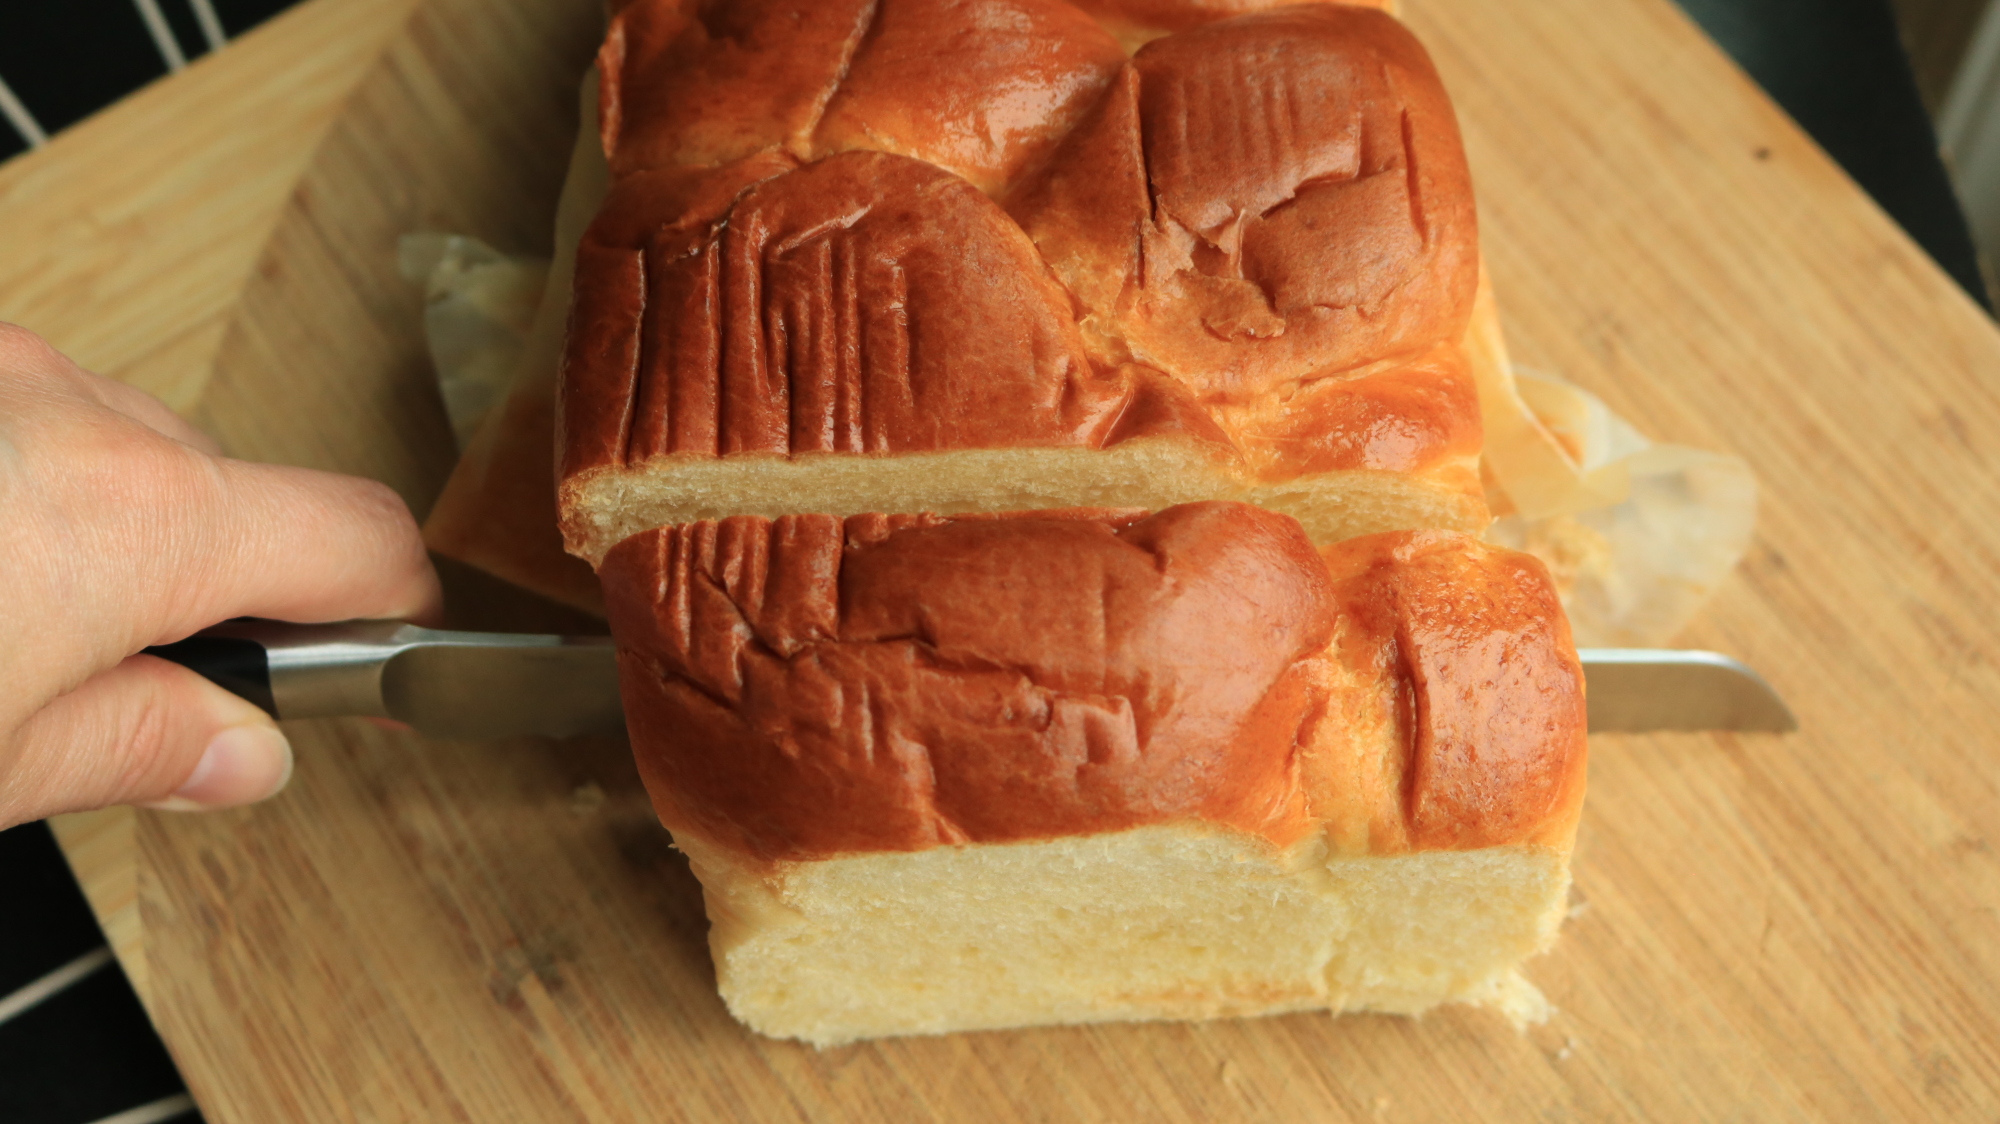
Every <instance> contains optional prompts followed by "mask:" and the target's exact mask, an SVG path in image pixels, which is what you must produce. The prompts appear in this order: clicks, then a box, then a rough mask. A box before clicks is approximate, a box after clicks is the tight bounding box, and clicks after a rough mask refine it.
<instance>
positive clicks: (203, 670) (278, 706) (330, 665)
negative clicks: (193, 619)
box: [143, 617, 444, 718]
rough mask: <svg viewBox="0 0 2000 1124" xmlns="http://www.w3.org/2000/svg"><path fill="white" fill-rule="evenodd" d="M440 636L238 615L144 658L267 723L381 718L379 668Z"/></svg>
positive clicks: (408, 627) (384, 625) (393, 624)
mask: <svg viewBox="0 0 2000 1124" xmlns="http://www.w3.org/2000/svg"><path fill="white" fill-rule="evenodd" d="M438 635H444V634H439V633H433V632H431V631H430V630H428V629H423V628H418V627H417V626H416V625H413V624H406V623H404V622H403V621H338V622H335V623H332V624H289V623H287V622H284V621H266V620H257V619H255V618H251V617H242V618H239V619H237V620H233V621H226V622H224V623H222V624H219V625H216V626H215V627H214V628H207V629H203V630H202V631H200V632H197V633H195V634H194V635H193V636H190V637H188V638H187V639H186V640H182V641H179V642H178V643H174V644H161V645H158V646H156V647H152V648H147V649H145V650H144V653H143V654H145V655H149V656H158V657H160V658H161V659H163V660H168V661H170V662H172V663H177V664H180V665H181V666H182V667H185V668H187V669H188V670H190V671H193V672H195V673H196V674H198V675H200V676H202V677H203V678H204V679H207V680H208V681H209V682H211V683H214V684H215V685H217V686H219V687H221V688H222V689H223V690H225V691H228V692H229V693H230V694H233V695H236V696H238V697H240V698H243V699H247V700H249V701H250V702H252V703H254V704H256V705H257V706H258V707H260V708H262V709H263V710H264V712H265V713H266V714H269V715H270V716H271V717H273V718H341V717H349V716H357V717H367V718H387V717H389V716H390V715H389V708H388V706H387V704H386V703H385V702H384V701H383V698H382V669H383V668H384V667H386V666H387V665H388V663H389V661H390V660H392V659H394V658H395V657H396V656H397V655H399V654H400V653H402V652H404V651H407V650H408V649H409V648H410V647H411V646H412V645H413V644H416V643H421V642H423V641H424V640H426V639H428V638H430V637H434V636H438Z"/></svg>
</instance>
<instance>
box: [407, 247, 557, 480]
mask: <svg viewBox="0 0 2000 1124" xmlns="http://www.w3.org/2000/svg"><path fill="white" fill-rule="evenodd" d="M396 251H397V265H398V267H399V268H400V269H401V271H402V274H403V276H404V277H406V278H408V279H410V280H411V281H414V282H417V283H419V284H421V285H423V287H424V336H425V339H426V341H427V342H428V343H429V345H430V352H431V361H432V363H434V364H435V365H436V368H437V379H438V391H439V393H441V394H442V395H443V396H444V408H445V414H446V416H448V417H449V418H450V419H451V430H452V435H453V436H454V437H455V438H456V439H457V441H458V447H459V449H460V450H463V449H464V448H465V447H466V446H467V445H468V444H469V443H470V442H471V440H472V435H473V433H474V432H476V431H477V430H478V428H479V422H480V419H481V418H483V417H485V416H486V411H487V410H488V409H490V408H491V407H492V405H493V404H494V403H495V402H497V401H498V400H499V399H500V396H501V395H502V394H504V393H506V391H507V388H508V387H509V386H510V385H511V384H512V382H513V379H514V372H515V368H516V365H517V364H518V362H519V360H520V356H521V348H522V345H523V344H524V343H525V342H526V340H527V338H528V330H529V328H530V327H532V326H533V324H534V320H535V309H536V307H537V306H538V305H539V304H540V303H541V299H542V289H543V287H544V286H545V285H546V284H547V283H548V276H549V263H548V261H547V260H545V259H542V258H522V257H512V256H509V255H507V254H503V253H501V252H500V251H498V250H496V249H494V248H493V247H491V246H488V245H487V244H486V243H484V242H481V241H479V240H478V239H476V238H469V237H466V236H465V235H462V234H440V233H433V232H428V231H427V232H424V233H419V234H406V235H404V236H403V238H402V240H401V242H400V243H399V244H398V245H397V247H396Z"/></svg>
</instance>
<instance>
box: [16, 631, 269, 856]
mask: <svg viewBox="0 0 2000 1124" xmlns="http://www.w3.org/2000/svg"><path fill="white" fill-rule="evenodd" d="M8 755H9V756H11V757H12V758H13V763H12V765H11V767H9V768H7V769H5V770H0V824H7V823H19V822H25V821H27V820H33V819H40V818H42V817H44V816H50V815H54V814H56V813H58V812H68V811H76V810H80V809H85V808H101V807H105V806H107V805H112V804H144V805H147V806H149V807H155V808H167V809H172V810H192V809H203V808H227V807H232V806H234V805H237V804H248V803H251V802H253V801H257V800H262V799H264V798H265V797H267V796H270V795H272V794H273V793H276V792H277V791H278V790H279V789H281V788H283V787H284V786H285V782H286V781H287V780H289V779H290V777H291V774H292V750H291V745H290V743H288V742H287V741H286V740H285V736H284V735H283V734H282V733H280V732H279V731H278V726H277V723H275V722H273V721H272V720H271V717H270V716H269V715H267V714H265V713H264V712H263V711H261V710H259V709H257V707H255V706H253V705H251V704H250V703H248V702H245V701H244V700H242V699H240V698H237V697H236V696H235V695H232V694H230V693H229V692H228V691H225V690H223V689H222V688H221V687H218V686H216V685H215V684H213V683H210V682H209V681H208V680H206V679H203V678H202V677H201V676H199V675H197V674H195V673H194V672H192V671H189V670H188V669H186V668H184V667H180V666H179V665H176V664H172V663H169V662H167V661H166V660H162V659H156V658H154V657H152V656H132V657H130V658H128V659H126V660H125V661H124V662H122V663H120V664H118V665H117V666H116V667H113V668H111V669H109V670H107V671H102V672H99V673H98V674H96V675H94V676H92V677H91V678H90V679H88V680H86V681H84V683H83V685H82V686H80V687H77V688H76V689H75V690H73V691H70V692H69V693H67V694H64V695H61V696H58V697H57V698H56V699H54V700H53V701H51V702H50V703H49V704H48V705H47V706H45V707H43V708H42V709H41V710H40V711H39V712H37V713H36V714H35V715H34V717H32V718H30V719H29V720H28V722H27V725H25V726H23V727H21V729H20V730H19V731H17V732H16V734H15V737H14V744H13V746H12V747H11V750H10V752H9V754H8Z"/></svg>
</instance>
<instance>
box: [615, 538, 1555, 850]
mask: <svg viewBox="0 0 2000 1124" xmlns="http://www.w3.org/2000/svg"><path fill="white" fill-rule="evenodd" d="M1329 562H1331V566H1330V565H1329ZM600 575H601V577H602V578H603V581H604V586H605V593H606V599H607V603H608V607H609V610H610V617H611V620H612V622H613V629H614V631H615V632H616V634H617V637H618V642H619V658H620V668H621V675H622V677H623V685H624V692H625V706H626V710H627V713H628V714H629V715H630V716H631V728H632V730H633V731H634V733H635V740H634V749H635V751H636V753H637V756H638V759H639V763H640V768H641V772H642V773H643V774H644V776H645V778H646V783H647V786H648V789H649V790H650V791H651V793H652V795H653V798H654V801H655V804H656V806H657V808H658V809H659V812H660V815H661V818H662V819H663V820H664V821H665V822H666V823H667V825H668V826H669V827H670V828H673V829H674V830H676V831H690V832H694V833H696V834H698V835H699V836H701V837H703V838H705V839H708V840H711V841H713V842H715V843H718V844H720V845H724V846H729V847H732V848H735V849H737V850H739V851H743V852H746V853H748V854H750V855H752V856H755V857H757V858H759V859H764V860H788V859H811V858H820V857H826V856H829V855H834V854H842V853H854V852H866V851H907V850H918V849H923V848H926V847H932V846H938V845H943V844H949V843H962V842H1001V841H1008V840H1019V839H1035V838H1050V837H1056V836H1065V835H1078V834H1090V833H1096V832H1104V831H1115V830H1120V829H1123V828H1128V827H1136V826H1140V825H1142V824H1148V823H1160V822H1170V821H1200V822H1207V823H1213V824H1218V825H1223V826H1226V827H1230V828H1234V829H1237V830H1241V831H1244V832H1247V833H1250V834H1255V835H1260V836H1263V837H1264V838H1267V839H1269V840H1270V841H1272V842H1273V843H1274V844H1277V845H1280V846H1283V845H1289V844H1290V843H1293V842H1296V841H1297V840H1299V839H1301V838H1303V837H1305V836H1306V835H1308V834H1310V833H1311V832H1313V831H1315V830H1319V829H1321V828H1323V827H1326V826H1328V825H1327V824H1325V823H1323V822H1322V819H1323V817H1324V816H1325V815H1326V814H1327V813H1326V811H1325V809H1329V808H1335V807H1339V806H1340V805H1341V803H1342V801H1341V800H1340V799H1336V798H1335V797H1336V796H1338V795H1339V794H1338V793H1337V792H1335V791H1333V790H1336V789H1338V788H1339V787H1340V786H1343V785H1345V786H1350V787H1352V786H1358V785H1362V784H1365V783H1373V773H1370V774H1369V775H1368V776H1366V777H1364V776H1362V775H1361V774H1360V773H1358V772H1356V770H1357V769H1360V768H1362V766H1359V765H1354V766H1346V767H1337V766H1329V765H1327V764H1326V763H1324V762H1321V763H1320V764H1318V765H1316V766H1315V768H1313V769H1305V768H1302V765H1301V755H1302V754H1303V753H1305V752H1308V747H1315V746H1319V745H1321V744H1322V743H1324V744H1339V743H1341V741H1342V739H1344V738H1346V737H1347V732H1346V731H1345V730H1343V729H1338V728H1335V726H1337V725H1338V724H1339V723H1341V722H1342V721H1344V720H1345V719H1344V717H1343V716H1345V715H1348V714H1351V713H1357V712H1358V709H1359V708H1362V707H1365V706H1366V705H1368V704H1367V703H1366V702H1365V701H1364V702H1356V701H1355V700H1356V699H1361V700H1369V699H1381V698H1391V699H1393V698H1400V697H1403V696H1405V695H1407V696H1409V697H1411V698H1413V699H1415V700H1416V707H1415V711H1414V718H1413V720H1411V721H1408V722H1403V724H1402V725H1401V726H1398V727H1396V728H1400V729H1405V730H1407V731H1409V732H1410V736H1409V737H1407V738H1406V739H1405V740H1404V741H1403V743H1402V744H1403V745H1404V747H1405V748H1404V752H1403V759H1402V760H1400V761H1398V762H1396V763H1395V768H1394V769H1393V774H1394V775H1395V776H1396V777H1399V778H1405V780H1404V781H1402V782H1401V783H1403V785H1404V803H1403V805H1402V807H1403V809H1404V815H1403V816H1402V817H1401V822H1400V823H1399V824H1398V827H1397V830H1396V831H1394V832H1392V833H1389V834H1387V835H1385V836H1383V837H1382V838H1381V839H1380V840H1379V841H1378V842H1377V843H1376V844H1375V846H1376V848H1377V849H1378V850H1403V849H1410V848H1416V849H1429V848H1467V847H1481V846H1492V845H1498V844H1503V843H1517V842H1546V841H1551V840H1552V839H1553V838H1555V837H1556V836H1560V835H1561V834H1562V833H1563V832H1564V831H1566V830H1568V826H1567V824H1566V823H1564V822H1562V817H1563V816H1564V815H1572V816H1573V803H1574V800H1575V799H1579V798H1580V796H1581V771H1582V766H1583V752H1582V730H1583V726H1582V713H1581V705H1582V687H1581V682H1582V681H1581V672H1580V670H1579V669H1578V667H1577V664H1576V661H1575V657H1574V653H1573V652H1572V651H1570V649H1569V647H1568V634H1567V630H1566V627H1565V626H1564V625H1563V624H1562V618H1561V611H1560V608H1559V607H1558V606H1557V603H1556V601H1555V598H1554V596H1553V594H1552V593H1550V592H1549V590H1548V585H1547V580H1546V575H1545V574H1543V573H1542V571H1541V570H1540V568H1539V567H1538V566H1537V565H1536V564H1535V563H1534V562H1533V560H1532V559H1527V558H1525V556H1519V555H1513V554H1510V553H1508V552H1505V551H1499V550H1495V549H1492V548H1488V547H1483V546H1480V545H1479V544H1478V543H1477V542H1476V541H1474V540H1472V539H1470V538H1467V537H1465V536H1460V535H1448V534H1439V533H1425V534H1410V533H1394V534H1389V535H1379V536H1371V537H1370V538H1367V539H1362V540H1356V541H1355V542H1353V543H1351V544H1347V545H1344V546H1342V547H1340V548H1336V549H1335V550H1333V551H1330V552H1329V553H1328V556H1327V558H1326V559H1322V558H1321V556H1320V555H1318V554H1316V553H1315V552H1314V550H1313V548H1312V546H1311V545H1310V544H1309V543H1308V542H1307V540H1306V538H1305V535H1304V532H1303V531H1302V530H1301V529H1300V528H1299V526H1298V524H1297V523H1296V522H1294V521H1293V520H1291V519H1289V518H1287V517H1285V516H1281V515H1273V514H1271V513H1269V512H1265V511H1261V510H1259V509H1257V508H1253V507H1249V506H1246V505H1242V504H1230V503H1203V504H1188V505H1183V506H1181V507H1176V508H1170V509H1168V510H1166V511H1163V512H1160V513H1158V514H1156V515H1153V516H1142V515H1141V514H1140V513H1135V512H1107V511H1071V512H1053V513H1050V512H1042V513H1026V514H1018V515H1008V516H981V517H966V518H955V519H946V518H941V517H937V516H882V515H873V516H855V517H852V518H849V519H847V520H846V521H844V522H843V521H840V520H836V519H834V518H832V517H830V516H793V517H786V518H782V519H777V520H766V519H761V518H754V517H738V518H734V519H729V520H724V521H722V522H720V523H699V524H690V525H685V526H681V527H672V528H662V529H659V530H655V531H651V532H647V533H644V534H640V535H636V536H634V537H632V538H630V539H627V540H625V541H624V542H623V543H621V544H619V545H618V546H617V547H615V548H614V549H613V550H612V552H611V554H610V555H609V556H608V557H607V558H606V560H605V563H604V566H603V568H602V570H601V571H600ZM1332 664H1338V665H1339V670H1338V672H1337V673H1336V671H1335V670H1333V669H1332V666H1331V665H1332ZM1342 683H1347V684H1349V686H1346V687H1343V686H1340V684H1342ZM1354 684H1358V686H1356V685H1354ZM1489 688H1490V689H1489ZM1343 692H1344V694H1345V695H1347V696H1352V697H1342V698H1335V697H1333V695H1335V694H1342V693H1343ZM1402 721H1403V720H1401V719H1394V718H1393V716H1392V724H1393V722H1402ZM1328 723H1332V724H1335V725H1332V726H1329V725H1327V724H1328ZM1311 752H1317V753H1322V755H1324V754H1325V752H1326V751H1322V750H1317V749H1314V750H1311ZM1343 768H1344V769H1345V771H1343ZM1369 768H1371V769H1372V768H1374V766H1369ZM1329 770H1331V771H1329ZM1320 790H1326V791H1324V792H1321V791H1320ZM1315 809H1319V810H1320V811H1319V813H1318V816H1319V817H1320V818H1316V816H1315ZM1572 822H1573V821H1572Z"/></svg>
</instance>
